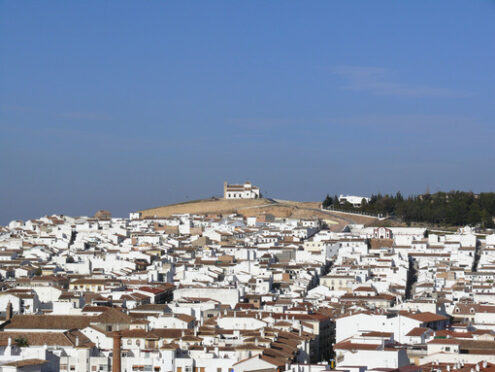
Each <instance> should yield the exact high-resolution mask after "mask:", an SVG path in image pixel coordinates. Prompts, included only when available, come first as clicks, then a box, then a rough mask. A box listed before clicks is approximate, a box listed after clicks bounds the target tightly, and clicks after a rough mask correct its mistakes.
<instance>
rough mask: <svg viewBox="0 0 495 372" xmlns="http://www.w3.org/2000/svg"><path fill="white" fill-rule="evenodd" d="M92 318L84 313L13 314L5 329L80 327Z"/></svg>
mask: <svg viewBox="0 0 495 372" xmlns="http://www.w3.org/2000/svg"><path fill="white" fill-rule="evenodd" d="M92 319H94V318H93V317H89V316H84V315H14V316H13V317H12V319H11V321H10V323H9V324H7V325H6V326H5V329H9V330H10V329H81V328H85V327H87V326H88V325H89V322H90V321H91V320H92Z"/></svg>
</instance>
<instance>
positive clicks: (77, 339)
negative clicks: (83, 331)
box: [76, 336, 79, 347]
mask: <svg viewBox="0 0 495 372" xmlns="http://www.w3.org/2000/svg"><path fill="white" fill-rule="evenodd" d="M78 346H79V336H76V347H78Z"/></svg>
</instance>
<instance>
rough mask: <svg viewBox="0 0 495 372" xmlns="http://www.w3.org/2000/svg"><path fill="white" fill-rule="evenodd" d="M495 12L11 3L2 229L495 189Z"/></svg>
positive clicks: (4, 48)
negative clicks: (205, 208)
mask: <svg viewBox="0 0 495 372" xmlns="http://www.w3.org/2000/svg"><path fill="white" fill-rule="evenodd" d="M494 68H495V2H493V1H454V0H446V1H417V0H415V1H409V2H403V1H395V0H394V1H362V2H359V1H347V0H346V1H340V2H338V1H297V2H296V1H285V0H284V1H266V0H260V1H230V0H229V1H176V2H175V1H161V0H160V1H152V0H149V1H124V0H118V1H117V0H116V1H88V0H85V1H67V0H60V1H51V0H44V1H39V0H36V1H23V0H10V1H7V0H0V127H1V128H0V129H1V132H0V133H1V134H0V223H3V224H5V223H7V222H8V221H10V220H11V219H15V218H21V219H27V218H34V217H39V216H42V215H45V214H51V213H63V214H68V215H88V214H89V215H92V214H93V213H94V212H95V211H96V210H98V209H102V208H103V209H108V210H110V211H111V212H112V213H113V214H114V215H116V216H124V215H127V213H128V212H129V211H133V210H137V209H143V208H147V207H153V206H158V205H163V204H168V203H172V202H179V201H184V200H191V199H199V198H205V197H210V196H213V195H220V194H221V193H222V187H223V181H224V180H228V181H230V182H242V181H245V180H250V181H251V182H253V183H254V184H256V185H259V186H260V187H261V189H262V192H264V193H265V194H266V195H267V196H269V197H274V198H281V199H294V200H322V199H323V198H324V196H325V194H326V193H327V192H328V193H330V194H338V193H350V194H360V195H361V194H362V195H369V194H371V193H376V192H382V193H386V192H394V193H395V192H396V191H397V190H400V191H401V192H402V193H403V194H410V193H421V192H424V191H425V189H426V187H427V185H429V187H430V190H431V191H432V192H434V191H437V190H439V189H442V190H450V189H462V190H472V191H475V192H477V191H495V186H494V185H495V146H494V140H495V122H494V119H495V73H494Z"/></svg>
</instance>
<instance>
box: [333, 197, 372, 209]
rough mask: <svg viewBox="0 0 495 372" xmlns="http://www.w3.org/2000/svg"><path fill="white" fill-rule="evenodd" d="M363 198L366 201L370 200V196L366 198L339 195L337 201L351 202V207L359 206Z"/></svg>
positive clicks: (341, 202)
mask: <svg viewBox="0 0 495 372" xmlns="http://www.w3.org/2000/svg"><path fill="white" fill-rule="evenodd" d="M363 199H364V200H366V202H367V203H369V202H370V198H367V197H366V196H354V195H340V196H339V203H340V204H343V203H345V202H348V203H350V204H352V206H353V207H356V208H359V207H360V206H361V203H362V202H363Z"/></svg>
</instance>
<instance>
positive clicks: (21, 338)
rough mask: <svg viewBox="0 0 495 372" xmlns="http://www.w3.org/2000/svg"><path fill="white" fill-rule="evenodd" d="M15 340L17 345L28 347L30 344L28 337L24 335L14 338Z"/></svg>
mask: <svg viewBox="0 0 495 372" xmlns="http://www.w3.org/2000/svg"><path fill="white" fill-rule="evenodd" d="M14 342H15V344H16V346H17V347H27V346H29V342H28V340H27V338H26V337H24V336H19V337H17V338H16V339H14Z"/></svg>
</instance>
